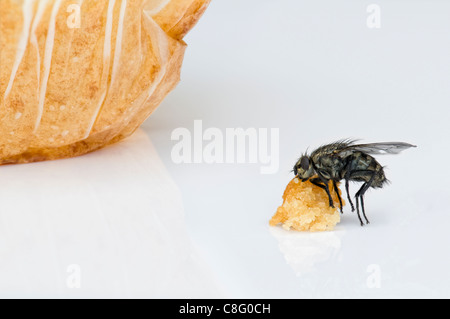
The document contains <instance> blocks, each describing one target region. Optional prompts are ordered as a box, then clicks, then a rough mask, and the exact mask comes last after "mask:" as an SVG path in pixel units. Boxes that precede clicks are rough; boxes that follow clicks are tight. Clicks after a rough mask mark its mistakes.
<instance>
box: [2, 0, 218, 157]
mask: <svg viewBox="0 0 450 319" xmlns="http://www.w3.org/2000/svg"><path fill="white" fill-rule="evenodd" d="M1 1H2V9H1V10H0V66H1V67H0V164H12V163H27V162H34V161H42V160H51V159H58V158H66V157H72V156H77V155H81V154H84V153H87V152H91V151H94V150H97V149H99V148H101V147H104V146H105V145H108V144H110V143H113V142H116V141H118V140H120V139H123V138H125V137H127V136H129V135H130V134H132V133H133V132H134V131H135V130H136V129H137V128H138V127H139V126H140V125H141V124H142V122H143V121H144V120H145V119H146V118H147V117H148V116H149V115H150V114H151V113H152V112H153V111H154V110H155V108H156V107H157V106H158V105H159V104H160V103H161V101H162V100H163V99H164V97H165V96H166V95H167V94H168V93H169V92H170V91H171V90H172V89H173V88H174V87H175V86H176V84H177V83H178V81H179V78H180V69H181V64H182V61H183V57H184V51H185V48H186V44H185V43H184V42H183V40H182V38H183V36H184V35H185V34H186V33H187V32H188V31H189V30H190V29H191V28H192V27H193V26H194V25H195V23H196V22H197V21H198V19H199V18H200V16H201V15H202V13H203V12H204V10H205V9H206V7H207V5H208V3H209V2H210V0H96V1H89V0H1ZM77 6H78V7H77ZM77 9H78V12H79V15H77ZM77 17H80V19H78V20H77V19H76V18H77ZM77 21H78V22H80V23H79V24H78V25H77V24H76V23H74V22H77Z"/></svg>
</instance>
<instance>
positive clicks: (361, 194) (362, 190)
mask: <svg viewBox="0 0 450 319" xmlns="http://www.w3.org/2000/svg"><path fill="white" fill-rule="evenodd" d="M376 173H377V172H376V171H373V172H372V176H371V177H370V179H369V181H368V182H366V183H364V184H363V185H362V186H361V188H360V190H359V191H358V192H357V193H356V195H355V196H356V201H357V202H358V198H360V199H361V208H362V213H363V216H364V219H365V220H366V223H367V224H370V222H369V220H368V219H367V216H366V210H365V208H364V194H365V192H366V191H367V190H368V189H369V187H370V186H371V185H372V183H373V180H374V178H375V175H376ZM356 208H358V206H357V207H356Z"/></svg>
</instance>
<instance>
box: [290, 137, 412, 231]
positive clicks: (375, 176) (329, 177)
mask: <svg viewBox="0 0 450 319" xmlns="http://www.w3.org/2000/svg"><path fill="white" fill-rule="evenodd" d="M411 147H416V146H415V145H411V144H408V143H403V142H387V143H372V144H355V141H353V140H340V141H337V142H334V143H331V144H328V145H324V146H321V147H319V148H318V149H316V150H315V151H313V152H312V153H311V155H309V156H308V155H307V154H304V155H302V157H300V159H299V160H298V161H297V163H296V164H295V166H294V174H295V175H296V176H297V177H298V178H299V179H300V180H301V181H302V182H306V181H308V180H310V181H311V183H313V184H314V185H316V186H318V187H320V188H322V189H323V190H325V192H326V193H327V195H328V200H329V205H330V206H331V207H333V208H334V203H333V199H332V198H331V193H330V189H329V187H328V185H329V181H332V183H333V189H334V191H335V192H336V194H337V197H338V199H339V204H340V211H341V213H342V212H343V211H342V199H341V196H340V194H339V192H338V191H337V182H339V181H341V180H345V190H346V192H347V198H348V201H349V203H350V205H351V208H352V211H353V212H354V211H355V206H354V205H353V202H352V200H351V198H350V194H349V181H354V182H361V183H363V184H362V186H361V188H360V189H359V190H358V192H357V193H356V194H355V199H356V211H357V213H358V218H359V221H360V223H361V226H364V222H363V220H362V218H361V215H360V205H361V210H362V214H363V216H364V219H365V221H366V224H369V220H368V219H367V216H366V212H365V208H364V194H365V192H366V191H367V190H368V189H369V188H370V187H372V188H382V187H383V186H384V185H385V184H387V183H388V180H387V179H386V176H385V174H384V170H383V167H382V166H381V165H380V163H378V162H377V160H376V159H375V158H374V157H373V156H371V155H377V154H398V153H400V152H401V151H403V150H405V149H408V148H411ZM370 154H371V155H370Z"/></svg>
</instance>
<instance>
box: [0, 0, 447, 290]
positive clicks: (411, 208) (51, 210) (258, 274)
mask: <svg viewBox="0 0 450 319" xmlns="http://www.w3.org/2000/svg"><path fill="white" fill-rule="evenodd" d="M371 3H373V2H369V1H360V0H358V1H356V0H346V1H332V0H321V1H298V0H279V1H274V0H271V1H268V0H244V1H243V0H213V3H212V4H211V6H210V8H209V9H208V10H207V12H206V14H205V16H204V17H203V19H202V20H201V22H200V23H199V24H198V26H197V27H196V29H194V30H193V31H192V32H191V34H189V36H188V37H187V38H186V42H188V44H189V48H188V50H187V53H186V58H185V64H184V67H183V72H182V81H181V83H180V84H179V86H178V87H177V89H176V90H175V91H174V92H173V93H171V95H170V96H169V97H168V98H167V99H166V100H165V101H164V102H163V104H162V105H161V106H160V108H159V109H158V110H157V111H156V112H155V113H154V114H153V115H152V116H151V117H150V119H148V120H147V121H146V122H145V124H144V125H143V127H142V128H141V129H140V130H139V131H138V132H136V134H135V135H133V136H132V137H131V138H129V139H127V140H125V141H123V142H121V143H119V144H117V145H114V146H111V147H108V148H106V149H104V150H101V151H99V152H96V153H93V154H89V155H86V156H82V157H79V158H74V159H69V160H61V161H55V162H45V163H36V164H29V165H19V166H5V167H2V168H1V180H2V181H3V182H2V183H1V185H0V296H2V297H16V296H20V297H24V296H25V297H55V296H56V297H163V298H164V297H194V298H195V297H213V298H216V297H231V298H305V297H309V298H318V297H338V298H346V297H360V298H370V297H375V298H379V297H388V298H399V297H447V298H448V297H450V289H449V288H448V287H449V284H450V276H449V273H448V269H450V256H449V249H448V245H449V244H450V235H449V232H448V227H449V226H448V225H449V224H450V215H449V209H448V200H449V198H450V187H449V186H448V181H447V179H448V176H449V173H448V167H447V162H448V158H450V151H449V147H448V145H449V142H448V138H449V136H450V129H449V126H448V122H449V119H450V111H449V106H450V90H449V87H450V61H449V57H450V42H449V39H448V36H449V32H450V19H448V17H449V15H450V3H449V2H448V1H425V0H422V1H419V0H417V1H399V0H397V1H377V2H376V3H377V4H379V5H380V7H381V28H380V29H370V28H368V27H367V24H366V20H367V17H368V16H369V13H367V11H366V9H367V6H368V5H369V4H371ZM194 120H202V121H203V126H204V128H208V127H216V128H219V129H221V130H225V129H226V128H237V127H242V128H268V129H270V128H278V129H279V130H280V144H279V146H280V149H279V158H280V168H279V171H278V173H276V174H273V175H261V174H260V166H261V164H212V165H208V164H175V163H174V162H173V160H172V158H171V151H172V148H173V146H174V145H175V144H176V142H175V141H172V140H171V133H172V131H173V130H174V129H176V128H178V127H182V128H187V129H189V130H191V131H192V130H193V125H194ZM347 137H353V138H361V139H363V141H364V142H379V141H405V142H409V143H413V144H416V145H418V148H417V149H410V150H407V151H405V152H404V153H402V154H401V155H398V156H380V157H378V159H379V161H380V162H381V164H382V165H386V166H387V168H386V175H387V177H388V178H389V179H390V180H391V182H392V184H391V185H389V186H388V187H386V188H385V189H382V190H374V191H370V192H368V193H367V196H366V210H367V213H368V217H369V219H370V220H371V222H372V223H371V224H370V225H369V226H366V227H360V226H359V222H358V220H357V217H356V215H355V214H354V213H351V212H350V210H349V208H348V207H346V208H345V214H344V216H343V218H342V222H341V223H340V224H339V225H338V226H337V228H336V230H335V231H333V232H327V233H297V232H288V231H285V230H283V229H282V228H280V227H269V226H268V221H269V220H270V218H271V216H272V215H273V214H274V212H275V211H276V209H277V207H278V206H279V205H280V204H281V195H282V193H283V191H284V188H285V186H286V185H287V183H288V182H289V180H290V179H291V178H292V177H293V175H292V173H290V170H291V169H292V166H293V164H294V163H295V161H296V160H297V158H298V157H299V156H300V155H301V153H302V152H304V151H305V150H306V149H307V148H308V147H310V149H313V148H314V147H317V146H319V145H320V144H323V143H327V142H331V141H334V140H337V139H340V138H347ZM351 189H352V191H356V190H357V185H352V187H351ZM74 280H75V281H74ZM74 282H75V283H79V287H78V286H77V285H76V284H75V287H74V286H73V283H74Z"/></svg>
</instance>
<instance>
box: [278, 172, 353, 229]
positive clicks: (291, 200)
mask: <svg viewBox="0 0 450 319" xmlns="http://www.w3.org/2000/svg"><path fill="white" fill-rule="evenodd" d="M329 187H330V190H331V191H332V198H333V201H334V203H335V207H336V208H332V207H330V206H329V205H328V196H327V194H326V193H325V191H324V190H323V189H321V188H319V187H318V186H316V185H314V184H312V183H311V182H309V181H308V182H301V181H299V180H298V179H297V178H294V179H293V180H292V181H291V182H290V183H289V184H288V185H287V187H286V190H285V191H284V194H283V205H281V206H280V207H279V208H278V209H277V212H276V213H275V215H274V216H273V217H272V219H271V220H270V225H271V226H276V225H278V224H282V226H283V228H285V229H287V230H290V229H292V230H297V231H327V230H333V229H334V227H335V226H336V224H337V223H339V222H340V218H341V217H340V213H339V211H338V209H337V207H338V205H339V204H338V203H339V200H338V197H337V195H336V193H335V192H334V191H333V185H332V183H331V182H330V184H329ZM338 191H339V194H340V193H341V192H340V190H339V189H338ZM343 204H345V202H343Z"/></svg>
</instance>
